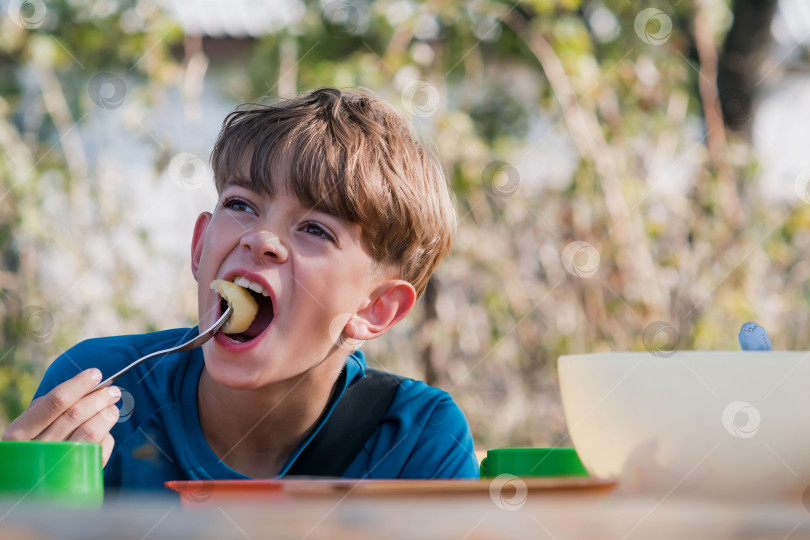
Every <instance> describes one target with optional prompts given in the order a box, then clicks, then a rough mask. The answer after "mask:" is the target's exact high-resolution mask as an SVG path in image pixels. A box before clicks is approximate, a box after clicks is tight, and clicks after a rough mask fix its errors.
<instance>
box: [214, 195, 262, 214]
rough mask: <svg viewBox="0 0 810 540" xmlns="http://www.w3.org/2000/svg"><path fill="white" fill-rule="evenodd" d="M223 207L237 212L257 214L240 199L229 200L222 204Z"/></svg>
mask: <svg viewBox="0 0 810 540" xmlns="http://www.w3.org/2000/svg"><path fill="white" fill-rule="evenodd" d="M222 206H224V207H225V208H230V209H231V210H236V211H237V212H250V213H252V214H255V213H256V212H255V211H254V210H253V208H252V207H251V206H250V205H249V204H248V203H247V202H245V201H244V200H242V199H240V198H238V197H232V198H230V199H227V200H226V201H225V202H223V203H222Z"/></svg>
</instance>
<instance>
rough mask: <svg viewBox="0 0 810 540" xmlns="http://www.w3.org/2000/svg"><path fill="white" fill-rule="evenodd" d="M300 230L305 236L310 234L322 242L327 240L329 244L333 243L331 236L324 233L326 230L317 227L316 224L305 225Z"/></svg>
mask: <svg viewBox="0 0 810 540" xmlns="http://www.w3.org/2000/svg"><path fill="white" fill-rule="evenodd" d="M301 230H302V231H304V232H305V233H307V234H311V235H313V236H317V237H319V238H323V239H324V240H329V241H330V242H334V239H333V238H332V235H331V234H329V233H328V232H326V230H325V229H324V228H323V227H321V226H320V225H318V224H317V223H311V222H310V223H305V224H304V226H303V227H301Z"/></svg>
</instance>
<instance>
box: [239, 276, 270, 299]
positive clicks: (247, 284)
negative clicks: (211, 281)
mask: <svg viewBox="0 0 810 540" xmlns="http://www.w3.org/2000/svg"><path fill="white" fill-rule="evenodd" d="M233 282H234V283H236V284H237V285H239V286H240V287H244V288H245V289H250V290H251V291H253V292H256V293H259V294H261V295H262V296H270V295H269V294H267V291H265V290H264V287H262V286H261V285H259V284H258V283H253V282H252V281H250V280H249V279H248V278H246V277H245V276H239V277H238V278H236V279H234V280H233Z"/></svg>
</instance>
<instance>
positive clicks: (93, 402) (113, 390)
mask: <svg viewBox="0 0 810 540" xmlns="http://www.w3.org/2000/svg"><path fill="white" fill-rule="evenodd" d="M120 398H121V390H120V389H119V388H117V387H115V386H109V387H106V388H100V389H98V390H96V391H95V392H93V393H92V394H90V395H88V396H85V397H83V398H81V399H80V400H79V401H77V402H76V403H74V404H73V405H72V406H71V407H69V408H68V409H67V410H65V412H64V413H62V415H61V416H59V418H57V419H56V420H54V422H53V423H52V424H51V425H50V426H48V427H47V428H46V429H45V430H43V431H42V433H40V434H39V435H38V436H37V437H36V439H37V440H40V441H65V440H75V439H73V437H72V436H73V433H74V432H75V431H77V430H79V429H81V427H82V426H83V425H85V424H86V423H87V422H89V421H90V420H91V419H93V418H94V417H96V416H97V415H99V414H102V415H104V414H106V416H107V417H108V418H111V417H112V414H113V413H112V412H111V411H107V410H106V409H107V408H108V407H110V406H112V407H113V408H115V409H116V412H115V418H114V419H112V422H111V423H110V426H112V425H113V424H115V421H116V420H118V408H117V407H115V405H114V404H115V402H117V401H118V400H119V399H120ZM91 426H93V427H95V426H96V424H95V423H94V424H91ZM107 431H109V429H108V430H107ZM103 436H104V434H103V433H101V434H97V437H96V439H97V440H93V442H101V439H102V438H103ZM91 439H92V437H90V438H82V439H81V440H91Z"/></svg>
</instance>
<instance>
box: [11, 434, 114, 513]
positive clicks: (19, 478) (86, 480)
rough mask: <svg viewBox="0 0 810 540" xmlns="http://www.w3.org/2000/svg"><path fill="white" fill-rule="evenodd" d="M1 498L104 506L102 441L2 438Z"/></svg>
mask: <svg viewBox="0 0 810 540" xmlns="http://www.w3.org/2000/svg"><path fill="white" fill-rule="evenodd" d="M0 499H16V500H22V501H37V502H48V503H56V504H62V505H67V506H74V507H83V508H88V507H99V506H101V503H102V502H103V500H104V481H103V474H102V464H101V445H100V444H96V443H86V442H43V441H0Z"/></svg>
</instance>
